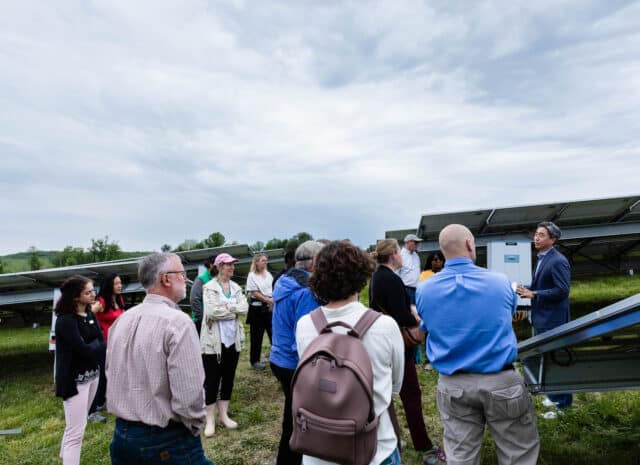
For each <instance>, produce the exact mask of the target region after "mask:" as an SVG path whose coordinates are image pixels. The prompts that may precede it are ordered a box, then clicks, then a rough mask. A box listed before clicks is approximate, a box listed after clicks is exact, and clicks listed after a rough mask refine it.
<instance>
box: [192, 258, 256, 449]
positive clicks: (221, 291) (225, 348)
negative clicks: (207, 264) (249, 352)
mask: <svg viewBox="0 0 640 465" xmlns="http://www.w3.org/2000/svg"><path fill="white" fill-rule="evenodd" d="M237 261H238V259H237V258H234V257H232V256H231V255H229V254H228V253H221V254H220V255H218V256H217V257H216V260H215V262H214V265H215V267H216V268H217V270H218V274H217V276H216V277H215V278H213V279H212V280H211V281H209V282H208V283H207V284H205V285H204V287H203V288H202V297H203V304H204V309H203V318H202V329H201V331H200V348H201V350H202V363H203V365H204V375H205V380H204V387H205V404H206V407H207V415H206V425H205V429H204V435H205V437H211V436H213V435H214V434H215V430H216V428H215V415H216V407H217V410H218V413H219V414H220V422H221V423H222V425H223V426H224V427H226V428H229V429H234V428H237V427H238V424H237V423H236V422H235V421H233V420H232V419H231V418H229V400H230V399H231V392H232V391H233V382H234V379H235V376H236V368H237V366H238V359H239V357H240V351H241V350H242V348H243V347H244V327H243V325H242V323H241V322H240V319H239V318H240V315H246V314H247V310H248V308H249V304H248V303H247V299H246V297H245V296H244V293H243V292H242V288H241V287H240V286H239V285H238V284H237V283H236V282H234V281H232V280H231V277H232V276H233V272H234V270H235V263H236V262H237ZM218 392H219V393H220V399H219V400H218Z"/></svg>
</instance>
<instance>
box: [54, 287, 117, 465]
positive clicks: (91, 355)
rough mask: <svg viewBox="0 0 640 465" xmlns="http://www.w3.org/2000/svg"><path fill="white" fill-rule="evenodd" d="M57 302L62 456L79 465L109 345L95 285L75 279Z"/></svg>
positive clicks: (66, 464)
mask: <svg viewBox="0 0 640 465" xmlns="http://www.w3.org/2000/svg"><path fill="white" fill-rule="evenodd" d="M60 291H61V292H62V294H61V296H60V299H58V302H57V303H56V307H55V311H56V316H57V318H56V325H55V332H56V377H55V378H56V379H55V380H56V396H58V397H62V401H63V402H62V403H63V406H64V417H65V422H66V427H65V430H64V435H63V436H62V445H61V447H60V457H61V458H62V464H63V465H79V464H80V449H81V447H82V438H83V436H84V430H85V427H86V426H87V413H88V412H89V407H90V406H91V402H92V401H93V398H94V396H95V394H96V390H97V389H98V377H99V373H100V367H99V364H98V360H100V359H103V358H104V350H105V344H104V339H103V337H102V331H101V330H100V326H99V325H98V321H97V320H96V317H95V316H94V314H93V313H92V312H91V310H90V305H91V304H92V303H93V302H94V300H95V291H94V290H93V283H92V282H91V280H89V279H87V278H85V277H84V276H72V277H71V278H69V279H67V280H66V281H65V282H64V283H62V286H60Z"/></svg>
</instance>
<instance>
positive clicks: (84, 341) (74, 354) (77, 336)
mask: <svg viewBox="0 0 640 465" xmlns="http://www.w3.org/2000/svg"><path fill="white" fill-rule="evenodd" d="M104 351H105V344H104V339H103V336H102V331H101V330H100V325H98V321H97V320H96V317H95V315H94V314H93V313H92V312H91V310H89V309H88V308H87V316H86V317H83V316H80V315H78V314H73V315H68V314H65V315H60V316H59V317H57V318H56V396H58V397H62V398H63V399H68V398H69V397H73V396H75V395H76V394H77V393H78V389H77V388H76V383H82V382H83V381H87V380H90V379H92V378H93V377H95V376H97V373H98V369H99V367H98V360H100V359H101V358H102V356H103V354H104Z"/></svg>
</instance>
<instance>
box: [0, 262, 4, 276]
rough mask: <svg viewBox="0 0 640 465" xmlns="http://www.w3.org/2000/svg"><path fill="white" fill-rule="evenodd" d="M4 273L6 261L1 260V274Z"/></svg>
mask: <svg viewBox="0 0 640 465" xmlns="http://www.w3.org/2000/svg"><path fill="white" fill-rule="evenodd" d="M3 273H4V263H3V262H0V274H3Z"/></svg>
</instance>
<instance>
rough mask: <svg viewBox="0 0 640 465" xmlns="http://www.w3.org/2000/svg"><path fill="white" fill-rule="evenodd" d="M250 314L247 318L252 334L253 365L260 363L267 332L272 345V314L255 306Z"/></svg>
mask: <svg viewBox="0 0 640 465" xmlns="http://www.w3.org/2000/svg"><path fill="white" fill-rule="evenodd" d="M265 308H266V307H265ZM249 312H251V313H252V314H251V315H249V317H248V318H247V322H248V323H249V332H250V333H251V339H250V341H251V343H250V346H251V348H250V352H249V362H250V363H251V365H253V364H254V363H258V362H259V361H260V353H261V352H262V339H263V338H264V333H265V331H266V332H267V336H269V343H271V312H270V311H268V310H263V307H254V306H251V307H249Z"/></svg>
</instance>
